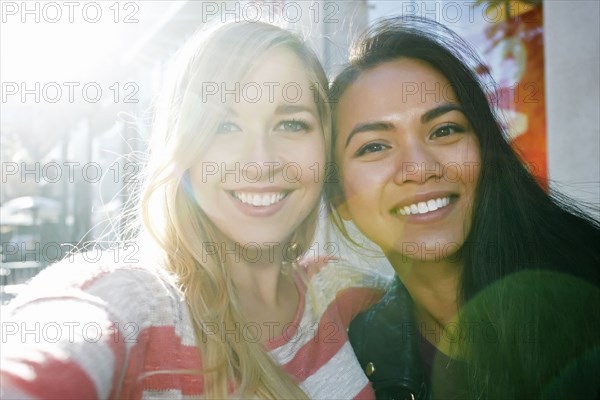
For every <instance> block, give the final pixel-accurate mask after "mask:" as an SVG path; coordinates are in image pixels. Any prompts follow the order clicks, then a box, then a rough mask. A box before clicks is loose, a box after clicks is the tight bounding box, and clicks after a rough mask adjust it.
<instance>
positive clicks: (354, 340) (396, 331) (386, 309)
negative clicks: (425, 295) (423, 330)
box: [348, 277, 430, 400]
mask: <svg viewBox="0 0 600 400" xmlns="http://www.w3.org/2000/svg"><path fill="white" fill-rule="evenodd" d="M414 321H415V319H414V311H413V302H412V299H411V297H410V295H409V293H408V291H407V290H406V288H405V287H404V285H403V284H402V282H400V279H398V277H396V278H395V281H394V283H393V285H392V287H391V288H390V290H389V291H388V292H387V293H386V295H385V296H384V297H383V299H382V300H381V301H380V302H379V303H377V304H376V305H374V306H373V307H371V308H370V309H369V310H366V311H364V312H362V313H361V314H359V315H358V316H357V317H356V318H355V319H354V320H353V321H352V323H351V324H350V330H349V332H348V336H349V338H350V343H351V344H352V347H353V348H354V352H355V353H356V356H357V357H358V361H359V362H360V365H361V366H362V368H363V370H364V371H365V373H366V374H367V376H368V377H369V379H370V380H371V382H372V383H373V388H374V389H375V395H376V397H377V400H392V399H393V400H402V399H411V400H425V399H429V398H430V394H429V390H428V384H427V378H426V374H425V371H424V367H423V361H422V359H421V353H420V350H419V336H418V335H419V332H418V329H417V327H416V324H415V322H414Z"/></svg>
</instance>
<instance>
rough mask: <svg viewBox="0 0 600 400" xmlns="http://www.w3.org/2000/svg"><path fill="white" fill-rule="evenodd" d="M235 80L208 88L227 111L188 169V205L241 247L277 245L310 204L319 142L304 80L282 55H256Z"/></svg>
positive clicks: (317, 178) (317, 185)
mask: <svg viewBox="0 0 600 400" xmlns="http://www.w3.org/2000/svg"><path fill="white" fill-rule="evenodd" d="M261 58H262V59H261V60H260V61H259V62H258V63H257V64H256V66H255V67H254V68H253V70H252V71H251V72H250V74H249V75H248V77H247V78H246V79H245V80H244V81H242V82H226V83H220V82H215V83H214V84H213V85H212V86H211V92H213V93H214V94H212V96H218V97H217V98H219V99H220V100H222V103H223V105H224V106H225V107H226V109H227V115H226V117H225V118H224V119H223V121H222V122H221V123H220V125H219V127H218V129H217V131H216V132H214V135H213V139H212V141H211V143H210V144H209V146H208V149H207V150H206V151H205V152H204V153H203V154H204V155H203V156H202V158H201V159H199V160H198V162H197V164H196V165H195V166H193V167H192V168H191V169H190V178H191V183H192V187H193V191H194V194H195V198H196V201H197V203H198V205H199V206H200V208H201V209H202V210H203V211H204V212H205V213H206V215H207V216H208V218H210V219H211V221H212V222H213V223H214V224H215V225H216V226H217V228H219V229H220V230H221V232H223V233H224V234H225V235H226V236H227V237H228V239H229V240H231V241H232V242H234V243H236V244H240V245H241V246H249V245H252V246H255V245H257V246H259V247H270V246H273V245H274V244H275V243H281V244H285V243H286V241H287V240H289V239H290V237H291V236H292V234H293V233H294V231H295V230H296V229H297V228H298V226H299V225H300V224H301V223H302V222H303V221H304V219H305V218H306V217H307V216H308V214H309V213H310V212H311V211H312V210H313V209H314V207H316V206H317V203H318V201H319V198H320V194H321V189H322V178H323V176H322V175H323V173H322V170H323V168H324V164H325V143H324V138H323V131H322V129H321V123H320V118H319V112H318V109H317V104H316V103H315V96H314V92H313V91H312V90H311V82H310V81H309V79H308V76H307V74H306V72H305V67H304V65H303V64H302V63H301V62H300V60H299V59H298V57H297V56H296V55H295V54H293V53H292V52H291V51H288V50H274V51H272V52H270V53H267V54H266V55H264V56H262V57H261Z"/></svg>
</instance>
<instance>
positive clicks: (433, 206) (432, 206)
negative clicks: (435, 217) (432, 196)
mask: <svg viewBox="0 0 600 400" xmlns="http://www.w3.org/2000/svg"><path fill="white" fill-rule="evenodd" d="M427 208H429V211H435V210H437V209H438V206H437V203H436V202H435V200H427Z"/></svg>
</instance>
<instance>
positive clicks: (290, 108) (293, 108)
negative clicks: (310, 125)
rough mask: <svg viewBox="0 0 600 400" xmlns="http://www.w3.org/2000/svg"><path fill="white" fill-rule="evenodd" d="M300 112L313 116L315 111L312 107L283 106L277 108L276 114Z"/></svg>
mask: <svg viewBox="0 0 600 400" xmlns="http://www.w3.org/2000/svg"><path fill="white" fill-rule="evenodd" d="M299 112H308V113H311V114H313V113H314V111H313V109H312V108H311V107H307V106H302V105H297V104H282V105H280V106H277V108H276V109H275V114H295V113H299Z"/></svg>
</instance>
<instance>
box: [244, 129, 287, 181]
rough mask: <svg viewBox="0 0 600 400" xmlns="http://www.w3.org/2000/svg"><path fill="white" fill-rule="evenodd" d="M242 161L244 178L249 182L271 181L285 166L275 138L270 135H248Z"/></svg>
mask: <svg viewBox="0 0 600 400" xmlns="http://www.w3.org/2000/svg"><path fill="white" fill-rule="evenodd" d="M244 147H245V149H244V152H243V156H242V160H241V163H242V165H241V171H242V176H244V177H246V178H247V179H248V180H267V179H269V180H271V179H272V178H273V175H274V174H275V172H276V171H278V170H280V169H281V168H282V166H283V163H282V157H281V154H280V151H279V150H278V146H277V143H276V140H275V138H272V137H270V135H268V134H256V135H248V139H247V140H246V141H245V144H244Z"/></svg>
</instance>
